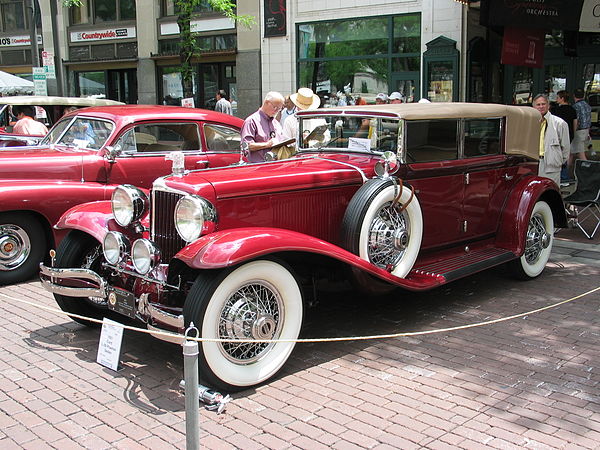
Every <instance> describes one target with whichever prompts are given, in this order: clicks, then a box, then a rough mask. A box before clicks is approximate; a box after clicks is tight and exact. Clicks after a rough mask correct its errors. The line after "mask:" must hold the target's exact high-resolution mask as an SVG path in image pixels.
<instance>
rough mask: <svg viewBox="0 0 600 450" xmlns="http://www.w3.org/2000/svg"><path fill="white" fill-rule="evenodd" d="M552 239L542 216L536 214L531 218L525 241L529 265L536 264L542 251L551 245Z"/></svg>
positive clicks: (526, 259) (526, 257) (526, 258)
mask: <svg viewBox="0 0 600 450" xmlns="http://www.w3.org/2000/svg"><path fill="white" fill-rule="evenodd" d="M551 238H552V236H550V234H549V233H548V232H547V231H546V226H545V222H544V218H543V217H542V215H541V214H534V215H533V216H531V219H530V220H529V227H528V228H527V239H526V241H525V261H527V263H528V264H534V263H535V262H536V261H537V260H538V258H539V257H540V255H541V254H542V251H543V250H544V249H546V248H548V246H549V245H550V241H551Z"/></svg>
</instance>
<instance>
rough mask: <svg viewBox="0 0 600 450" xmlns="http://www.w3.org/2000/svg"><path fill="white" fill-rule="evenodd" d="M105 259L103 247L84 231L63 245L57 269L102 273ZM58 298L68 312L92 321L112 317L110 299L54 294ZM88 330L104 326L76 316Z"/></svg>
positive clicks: (60, 249)
mask: <svg viewBox="0 0 600 450" xmlns="http://www.w3.org/2000/svg"><path fill="white" fill-rule="evenodd" d="M103 258H104V256H103V255H102V246H101V245H100V243H99V242H98V241H97V240H96V239H95V238H93V237H92V236H90V235H89V234H86V233H83V232H81V231H77V230H74V231H71V232H70V233H69V234H68V235H67V236H66V237H65V238H64V239H63V240H62V242H61V243H60V245H59V246H58V250H57V251H56V261H55V267H58V268H84V269H90V270H93V271H95V272H96V273H101V264H102V261H103ZM54 298H55V299H56V302H57V303H58V306H60V309H62V310H63V311H65V312H68V313H73V314H79V315H81V316H85V317H90V318H92V319H97V320H102V319H103V318H104V317H105V316H107V315H109V314H108V313H110V311H109V310H108V306H107V302H106V299H104V298H99V297H68V296H65V295H59V294H54ZM72 319H73V320H74V321H76V322H79V323H81V324H83V325H86V326H88V327H98V326H99V325H100V324H98V323H96V322H91V321H89V320H85V319H80V318H77V317H72Z"/></svg>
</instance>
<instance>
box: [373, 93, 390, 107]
mask: <svg viewBox="0 0 600 450" xmlns="http://www.w3.org/2000/svg"><path fill="white" fill-rule="evenodd" d="M387 102H388V96H387V94H385V93H383V92H380V93H379V94H377V96H376V97H375V103H376V104H378V105H385V104H386V103H387Z"/></svg>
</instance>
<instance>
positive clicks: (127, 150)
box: [107, 120, 209, 188]
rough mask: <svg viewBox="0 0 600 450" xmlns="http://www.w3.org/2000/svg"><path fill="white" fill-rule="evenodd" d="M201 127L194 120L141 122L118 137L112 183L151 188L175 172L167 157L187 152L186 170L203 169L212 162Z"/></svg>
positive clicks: (115, 146)
mask: <svg viewBox="0 0 600 450" xmlns="http://www.w3.org/2000/svg"><path fill="white" fill-rule="evenodd" d="M201 142H202V141H201V139H200V124H199V123H197V122H193V121H182V120H178V121H155V122H144V123H137V124H135V125H132V126H130V127H128V128H127V129H125V130H124V131H123V132H122V133H121V135H120V136H119V137H118V138H117V140H116V141H115V144H114V149H115V151H116V152H117V156H116V158H115V159H114V161H113V162H108V161H107V164H108V165H109V168H108V171H107V173H108V183H109V184H123V183H128V184H132V185H134V186H138V187H144V188H149V187H150V186H151V185H152V182H153V181H154V180H155V179H156V178H158V177H160V176H163V175H167V174H169V173H171V171H172V165H173V162H172V160H170V159H167V157H168V156H169V155H170V154H171V153H173V152H183V154H184V167H185V169H186V170H195V169H203V168H205V167H207V166H208V165H209V159H208V156H207V154H206V153H205V152H203V151H202V150H203V149H202V143H201Z"/></svg>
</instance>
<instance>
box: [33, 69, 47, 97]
mask: <svg viewBox="0 0 600 450" xmlns="http://www.w3.org/2000/svg"><path fill="white" fill-rule="evenodd" d="M33 91H34V94H35V95H48V86H47V84H46V69H45V68H44V67H34V68H33Z"/></svg>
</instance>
